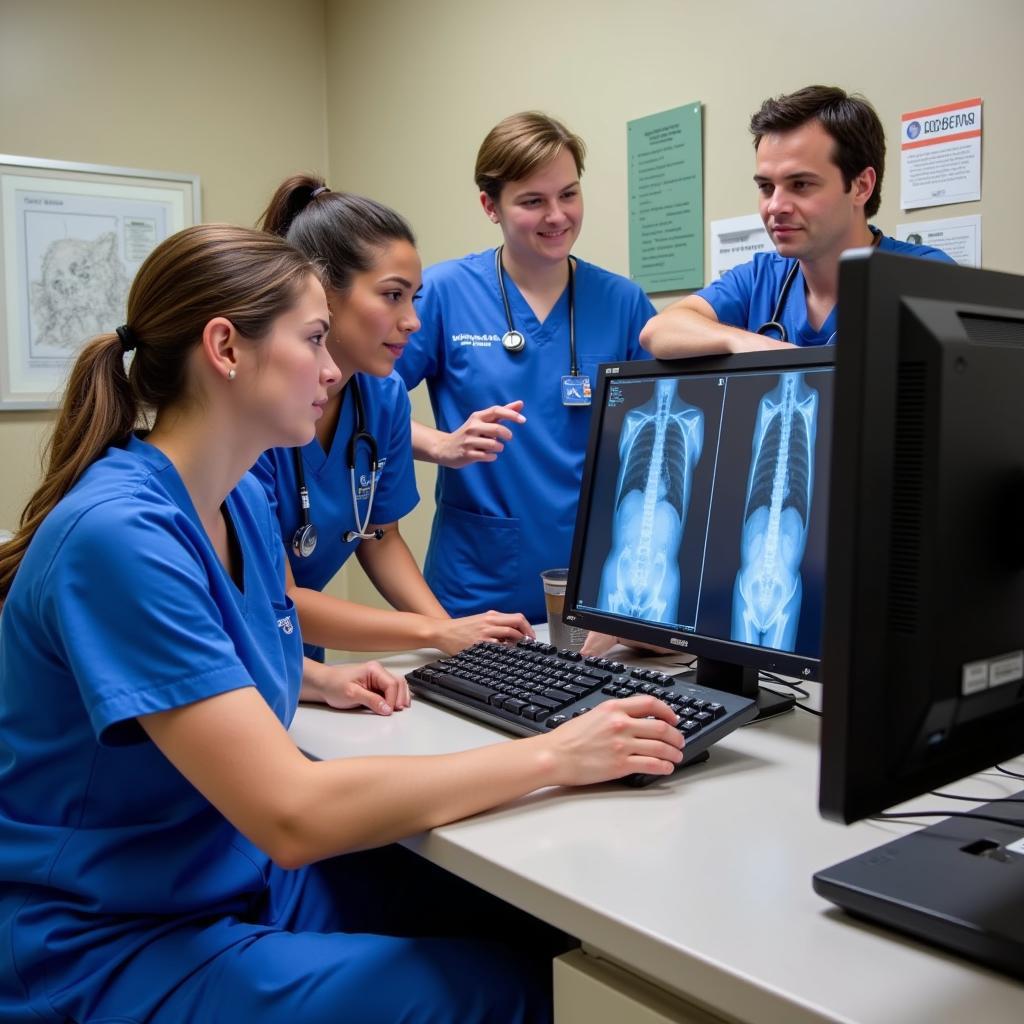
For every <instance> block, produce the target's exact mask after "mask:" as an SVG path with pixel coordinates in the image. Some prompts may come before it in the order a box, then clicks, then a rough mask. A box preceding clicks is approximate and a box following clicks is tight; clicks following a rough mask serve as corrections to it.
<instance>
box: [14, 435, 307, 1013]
mask: <svg viewBox="0 0 1024 1024" xmlns="http://www.w3.org/2000/svg"><path fill="white" fill-rule="evenodd" d="M226 509H227V512H228V515H229V517H230V520H231V523H232V524H233V527H234V530H235V533H236V535H237V540H238V548H239V550H240V552H241V557H242V564H243V566H244V580H243V582H244V585H243V587H242V589H241V590H240V589H239V588H238V586H236V584H235V583H234V581H233V580H232V579H231V578H230V576H229V575H228V574H227V573H226V572H225V571H224V569H223V567H222V566H221V563H220V561H219V559H218V557H217V554H216V552H215V551H214V549H213V547H212V546H211V544H210V542H209V539H208V538H207V535H206V533H205V531H204V530H203V528H202V526H201V524H200V522H199V518H198V516H197V514H196V511H195V508H194V507H193V505H192V502H191V500H190V498H189V495H188V492H187V491H186V489H185V486H184V484H183V483H182V481H181V478H180V477H179V476H178V473H177V471H176V470H175V469H174V467H173V466H172V465H171V463H170V462H169V461H168V460H167V458H166V457H165V456H164V455H163V454H162V453H161V452H160V451H159V450H158V449H156V448H154V447H153V446H151V445H149V444H147V443H145V442H144V441H140V440H138V439H136V438H132V439H130V440H129V442H128V444H127V446H126V447H125V448H124V449H121V448H111V449H109V450H108V451H107V452H106V453H105V454H104V456H103V457H102V458H100V459H99V460H98V461H97V462H96V463H94V464H93V465H92V466H90V467H89V469H88V470H86V472H85V473H84V474H83V476H82V477H81V479H80V480H79V481H78V482H77V483H76V484H75V486H74V487H73V488H72V489H71V491H70V492H69V493H68V494H67V495H66V496H65V497H64V498H63V499H62V500H61V501H60V502H59V503H58V505H57V507H56V508H55V509H54V510H53V511H52V512H51V513H50V515H49V516H47V518H46V520H45V521H44V523H43V524H42V526H41V527H40V528H39V531H38V532H37V534H36V536H35V537H34V538H33V540H32V543H31V545H30V546H29V549H28V551H27V553H26V555H25V558H24V560H23V561H22V563H21V566H20V568H19V571H18V574H17V576H16V577H15V580H14V584H13V586H12V588H11V591H10V594H9V595H8V598H7V601H6V602H5V604H4V607H3V613H2V615H0V1019H9V1017H8V1015H12V1016H14V1017H15V1018H16V1019H21V1015H23V1014H24V1013H25V1009H26V1007H31V1008H32V1010H33V1011H35V1012H36V1013H37V1014H38V1016H39V1017H40V1018H42V1019H47V1020H49V1019H53V1018H54V1015H55V1014H56V1015H57V1017H58V1018H59V1019H63V1016H64V1015H63V1014H61V1013H59V1007H60V1006H61V1005H69V1004H68V1003H67V1002H66V1001H67V1000H75V1001H76V1005H81V1003H79V1002H77V1001H78V1000H85V1002H86V1003H88V1001H89V992H93V991H94V992H99V991H102V990H103V989H104V988H105V987H107V986H108V985H109V984H112V983H113V982H114V980H116V976H117V967H118V964H119V963H120V962H121V961H123V960H124V959H125V958H127V957H129V956H131V955H132V954H133V953H134V952H136V951H138V950H140V949H142V948H143V947H144V946H145V945H146V943H147V941H148V939H149V937H151V936H152V934H153V931H154V929H156V930H160V929H166V928H171V927H173V926H174V923H175V921H176V920H186V919H189V918H192V919H195V918H196V917H212V916H218V915H221V914H224V913H230V912H232V911H233V910H237V909H238V908H239V907H240V906H243V905H244V904H245V902H246V900H247V899H249V898H251V897H252V896H253V895H254V894H257V893H260V892H261V891H262V890H263V888H264V886H265V883H266V879H267V873H268V869H269V860H268V858H267V857H266V856H265V855H264V854H263V853H261V852H260V851H259V850H258V849H257V848H256V847H255V846H253V845H252V844H251V843H250V842H249V841H248V840H247V839H245V838H244V837H243V836H242V835H241V834H240V833H239V832H238V831H237V830H236V829H235V828H234V827H233V826H232V825H230V824H229V823H228V822H227V821H226V820H225V819H224V818H223V817H222V816H221V814H220V812H218V811H217V810H216V809H215V808H214V807H213V806H212V805H211V804H209V803H208V802H207V800H206V799H205V798H204V797H203V796H201V795H200V793H199V792H198V791H197V790H196V789H195V788H194V787H193V786H192V785H191V783H189V782H188V781H187V780H186V779H185V778H184V777H183V776H182V775H181V774H180V773H179V772H178V770H177V769H176V768H174V767H173V766H172V765H171V764H170V763H169V762H168V761H167V760H166V758H165V757H164V756H163V754H161V753H160V751H159V750H158V749H157V748H156V747H155V746H154V744H153V743H152V742H151V741H150V740H149V739H148V737H147V736H146V734H145V732H144V731H143V730H142V728H141V727H140V726H139V725H138V723H137V721H136V716H138V715H143V714H149V713H151V712H158V711H165V710H168V709H170V708H176V707H181V706H183V705H186V704H190V703H193V702H195V701H198V700H202V699H204V698H207V697H211V696H213V695H216V694H220V693H225V692H227V691H229V690H234V689H238V688H241V687H244V686H255V687H256V688H257V690H259V692H260V694H261V695H262V696H263V698H264V699H265V700H266V702H267V704H268V705H269V706H270V708H271V709H272V711H273V712H274V714H275V715H276V716H277V717H278V718H279V719H280V721H281V722H282V724H283V725H285V726H287V725H288V724H289V723H290V722H291V719H292V716H293V715H294V712H295V708H296V705H297V703H298V694H299V687H300V684H301V677H302V651H301V638H300V634H299V630H298V623H297V621H296V617H295V614H294V609H293V607H292V605H291V602H290V601H289V599H288V598H287V596H286V595H285V592H284V561H283V553H282V550H281V542H280V538H279V535H278V531H277V525H276V523H275V522H274V520H273V518H272V516H271V514H270V510H269V508H268V507H267V501H266V498H265V496H264V494H263V491H262V489H261V488H260V486H259V484H257V483H256V481H255V480H252V479H251V478H249V477H246V478H244V479H243V480H242V481H241V482H240V483H239V485H238V487H237V488H236V489H235V490H234V491H233V492H232V493H231V494H230V495H229V496H228V498H227V502H226ZM165 915H166V916H165ZM33 1019H35V1018H33Z"/></svg>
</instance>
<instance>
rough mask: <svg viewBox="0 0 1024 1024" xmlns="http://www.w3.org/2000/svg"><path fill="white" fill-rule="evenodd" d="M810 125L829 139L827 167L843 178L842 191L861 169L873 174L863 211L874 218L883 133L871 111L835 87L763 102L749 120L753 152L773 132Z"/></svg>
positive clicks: (815, 88)
mask: <svg viewBox="0 0 1024 1024" xmlns="http://www.w3.org/2000/svg"><path fill="white" fill-rule="evenodd" d="M812 119H815V120H817V121H819V122H820V123H821V126H822V128H824V129H825V131H827V132H828V134H829V135H831V136H832V138H833V140H834V141H835V146H834V148H833V150H832V162H833V163H834V164H835V165H836V166H837V167H838V168H839V170H840V172H841V173H842V175H843V182H844V183H845V185H846V191H847V192H849V191H850V188H851V186H852V184H853V179H854V178H856V177H857V175H858V174H860V173H861V171H863V170H864V169H865V168H866V167H873V168H874V169H875V190H874V192H872V193H871V195H870V197H869V198H868V201H867V203H866V204H865V206H864V213H865V215H866V216H868V217H873V216H874V215H875V214H876V213H877V212H878V207H879V204H880V203H881V202H882V176H883V174H884V173H885V131H884V130H883V129H882V122H881V121H880V120H879V119H878V114H876V113H875V108H874V107H873V106H871V104H870V103H869V102H868V101H867V100H866V99H864V97H863V96H858V95H847V93H846V92H845V91H844V90H842V89H840V88H839V87H838V86H834V85H809V86H807V87H806V88H804V89H800V90H798V91H797V92H793V93H790V94H789V95H788V96H778V97H776V98H775V99H767V100H765V101H764V103H762V104H761V109H760V110H758V111H757V113H756V114H754V116H753V117H751V119H750V131H751V134H752V135H753V136H754V149H755V150H756V149H757V147H758V146H759V145H760V144H761V139H762V138H763V137H764V136H765V135H768V134H770V133H772V132H788V131H792V130H793V129H794V128H799V127H800V126H801V125H804V124H806V123H807V122H808V121H810V120H812Z"/></svg>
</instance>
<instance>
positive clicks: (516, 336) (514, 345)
mask: <svg viewBox="0 0 1024 1024" xmlns="http://www.w3.org/2000/svg"><path fill="white" fill-rule="evenodd" d="M501 347H502V348H503V349H504V350H505V351H506V352H522V351H523V349H524V348H526V338H524V337H523V335H522V334H520V333H519V331H506V332H505V333H504V334H503V335H502V336H501Z"/></svg>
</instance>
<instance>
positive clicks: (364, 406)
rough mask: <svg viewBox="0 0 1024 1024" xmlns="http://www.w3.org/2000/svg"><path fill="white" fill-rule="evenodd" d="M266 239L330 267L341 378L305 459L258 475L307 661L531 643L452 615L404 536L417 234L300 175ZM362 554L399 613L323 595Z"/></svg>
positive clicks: (501, 622) (515, 627)
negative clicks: (283, 555) (340, 654)
mask: <svg viewBox="0 0 1024 1024" xmlns="http://www.w3.org/2000/svg"><path fill="white" fill-rule="evenodd" d="M261 227H263V228H264V229H265V230H267V231H270V232H272V233H273V234H276V235H281V236H282V237H286V238H287V239H288V241H289V242H291V243H292V245H294V246H296V248H298V249H299V250H300V252H303V253H305V254H306V256H308V257H309V258H310V259H313V260H315V261H316V262H317V264H318V266H320V267H322V269H323V272H324V278H325V285H326V289H327V303H328V306H329V307H330V310H331V329H330V332H329V334H328V336H327V348H328V351H329V352H330V353H331V356H332V357H333V359H334V361H335V362H336V363H337V364H338V366H339V367H340V369H341V378H340V379H339V380H338V381H336V382H335V383H333V384H332V385H331V387H329V388H328V394H327V404H326V405H325V406H324V415H323V417H322V418H321V419H320V421H319V423H317V428H316V437H315V438H314V439H313V440H312V441H310V443H309V444H308V445H306V446H305V447H304V448H302V449H301V450H297V449H296V450H290V449H276V450H274V451H270V452H267V453H266V454H265V455H264V456H263V457H262V458H261V459H260V461H259V463H258V464H257V466H256V470H255V472H256V475H257V476H258V477H259V478H260V480H261V481H262V482H263V484H264V486H265V487H266V489H267V493H268V495H269V496H270V499H271V504H272V505H273V507H274V511H275V513H276V515H277V518H278V522H279V524H280V527H281V536H282V538H283V540H284V542H285V546H286V548H287V550H288V558H289V563H290V572H291V574H292V579H291V580H290V581H289V593H290V594H291V596H292V599H293V600H294V601H295V604H296V606H297V608H298V613H299V619H300V620H301V622H302V632H303V635H304V636H305V637H306V639H307V642H308V643H309V644H313V645H317V646H316V647H309V648H307V653H309V654H310V656H311V657H317V658H322V657H323V648H324V647H333V648H341V649H345V650H354V651H359V650H364V651H365V650H375V651H385V650H408V649H411V648H418V647H436V648H438V649H440V650H442V651H444V652H445V653H447V654H455V653H456V652H458V651H461V650H462V649H463V648H464V647H467V646H469V645H470V644H473V643H476V642H478V641H481V640H506V641H515V640H519V639H521V638H522V637H524V636H533V630H532V629H531V628H530V625H529V623H528V622H527V621H526V619H524V618H523V616H522V615H517V614H500V613H498V612H496V611H490V610H487V609H482V610H481V612H482V613H481V614H474V615H472V616H467V617H464V618H459V619H452V618H451V617H449V615H448V612H446V611H445V609H444V608H443V607H442V606H441V604H440V603H439V602H438V600H437V598H436V597H434V594H433V592H432V591H431V589H430V587H429V586H427V583H426V581H425V580H424V579H423V574H422V573H421V572H420V569H419V566H418V565H417V564H416V561H415V559H414V558H413V556H412V553H411V552H410V551H409V548H408V547H407V546H406V543H405V541H404V539H403V538H402V535H401V533H400V532H399V529H398V520H399V519H401V518H402V516H404V515H407V514H408V513H409V512H410V511H412V509H413V508H414V507H415V505H416V503H417V501H418V500H419V495H418V494H417V491H416V479H415V476H414V474H413V459H412V441H411V437H410V405H409V398H408V395H407V394H406V390H405V385H404V384H403V383H402V380H401V378H399V377H398V375H397V374H396V373H395V372H394V367H395V363H396V361H397V360H398V359H400V358H401V356H402V352H403V350H404V349H405V346H406V344H407V343H408V340H409V335H410V334H411V333H412V332H413V331H416V330H418V329H419V326H420V322H419V318H418V317H417V315H416V310H415V309H414V306H413V300H414V299H415V298H416V296H417V293H418V292H419V288H420V259H419V255H418V253H417V252H416V243H415V239H414V238H413V234H412V231H411V230H410V228H409V225H408V224H407V223H406V222H405V221H404V220H403V219H402V218H401V217H400V216H399V215H398V214H397V213H395V212H394V210H391V209H388V207H386V206H383V205H382V204H381V203H378V202H375V201H374V200H372V199H367V198H366V197H365V196H357V195H352V194H351V193H346V192H332V191H331V190H330V189H329V188H327V186H326V185H325V184H324V183H323V181H322V180H321V179H320V178H317V177H314V176H312V175H296V176H295V177H292V178H289V179H288V180H287V181H285V182H283V183H282V184H281V185H280V187H279V188H278V189H277V191H276V193H275V194H274V197H273V199H271V201H270V205H269V206H268V207H267V210H266V212H265V213H264V214H263V218H262V220H261ZM353 553H354V554H355V556H356V558H357V559H358V560H359V563H360V565H361V566H362V567H363V569H364V571H365V572H366V574H367V576H368V577H369V578H370V580H371V581H372V582H373V584H374V586H375V587H376V588H377V590H378V591H379V592H380V593H381V595H382V596H383V597H384V598H385V599H386V600H387V601H388V603H389V604H391V605H392V608H393V609H394V610H390V609H389V610H380V609H376V608H369V607H367V606H365V605H359V604H354V603H352V602H350V601H342V600H340V599H339V598H336V597H333V596H331V595H329V594H325V593H323V592H322V591H323V588H324V587H325V586H326V584H327V583H328V581H329V580H330V579H331V578H332V577H333V576H334V575H335V573H337V572H338V570H339V569H340V568H341V567H342V565H344V563H345V562H346V560H347V559H348V558H349V556H350V555H352V554H353Z"/></svg>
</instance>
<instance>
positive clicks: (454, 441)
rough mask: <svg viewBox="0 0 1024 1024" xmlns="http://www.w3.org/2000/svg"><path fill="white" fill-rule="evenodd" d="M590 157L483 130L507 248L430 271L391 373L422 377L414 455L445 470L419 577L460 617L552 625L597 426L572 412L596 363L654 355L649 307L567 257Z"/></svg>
mask: <svg viewBox="0 0 1024 1024" xmlns="http://www.w3.org/2000/svg"><path fill="white" fill-rule="evenodd" d="M583 153H584V148H583V143H582V141H581V140H580V139H579V138H578V137H577V136H575V135H573V134H572V133H570V132H569V131H568V130H567V129H566V128H565V127H564V126H563V125H561V124H559V122H557V121H555V120H554V119H553V118H549V117H547V116H546V115H543V114H536V113H531V114H516V115H512V116H511V117H508V118H506V119H505V120H504V121H502V122H501V123H500V124H499V125H497V126H496V127H495V128H494V129H493V130H492V131H491V132H490V133H489V134H488V136H487V138H486V139H485V140H484V143H483V145H482V146H481V148H480V153H479V155H478V158H477V167H476V180H477V184H478V186H479V188H480V197H481V203H482V205H483V208H484V212H485V213H486V215H487V216H488V217H489V219H490V220H491V221H492V222H494V223H495V224H498V225H499V227H500V228H501V231H502V237H503V245H502V247H501V249H500V251H499V250H494V249H490V250H487V251H485V252H480V253H475V254H472V255H469V256H466V257H464V258H462V259H458V260H451V261H449V262H446V263H441V264H439V265H437V266H434V267H431V268H430V269H428V270H427V272H426V273H425V275H424V281H423V297H422V299H421V301H420V304H419V306H418V307H417V313H418V315H419V317H420V320H421V322H422V327H421V329H420V330H419V331H418V332H417V333H416V334H415V335H413V336H412V337H411V339H410V342H409V346H408V348H407V349H406V351H405V354H404V356H403V358H402V360H401V361H400V363H399V364H398V366H397V370H398V372H399V373H400V374H401V376H402V377H403V379H404V380H405V383H406V385H407V386H408V387H409V388H412V387H415V386H416V385H417V384H418V383H419V382H420V381H422V380H426V381H427V387H428V390H429V393H430V401H431V405H432V406H433V411H434V420H435V422H436V424H437V428H438V429H437V430H436V431H431V430H430V428H428V427H425V426H424V425H422V424H414V425H413V446H414V450H415V452H416V457H417V458H421V459H424V460H426V461H432V462H436V463H438V466H439V468H438V479H437V491H436V499H437V511H436V514H435V517H434V525H433V531H432V533H431V537H430V546H429V548H428V551H427V557H426V561H425V564H424V570H423V574H424V576H425V577H426V580H427V582H428V583H429V584H430V587H431V589H432V590H433V592H434V594H435V595H436V596H437V598H438V600H440V602H441V604H442V605H444V607H445V609H446V610H447V611H448V612H449V614H451V615H468V614H473V613H477V612H481V611H485V610H487V609H497V610H498V611H505V612H512V611H521V612H522V613H523V614H525V615H526V617H527V618H528V619H529V620H530V621H531V622H539V621H542V620H543V619H544V616H545V610H544V601H543V589H542V586H541V582H540V578H539V574H540V572H541V571H542V570H544V569H552V568H558V567H564V566H566V565H568V563H569V555H570V549H571V546H572V533H573V527H574V524H575V520H576V503H577V500H578V497H579V487H580V480H581V477H582V472H583V457H584V452H585V449H586V442H587V434H588V430H589V424H590V408H589V404H570V403H573V402H575V401H577V400H579V396H580V395H584V394H585V395H586V396H587V398H586V399H584V401H588V400H589V391H590V388H591V387H592V386H593V384H594V381H595V375H596V369H597V365H598V363H601V362H610V361H620V360H626V359H639V358H644V357H645V353H644V352H643V350H642V349H641V348H640V344H639V340H638V339H639V334H640V329H641V327H643V325H644V324H645V323H646V322H647V320H648V319H649V318H650V316H651V315H652V314H653V312H654V307H653V306H652V305H651V303H650V301H649V300H648V298H647V296H646V295H645V294H644V293H643V291H642V290H641V289H640V288H639V287H638V286H637V285H636V284H634V283H633V282H631V281H628V280H627V279H626V278H623V277H620V276H619V275H617V274H613V273H611V272H609V271H607V270H602V269H601V268H600V267H596V266H594V265H593V264H591V263H587V262H585V261H584V260H581V259H578V258H575V257H573V258H572V259H571V260H570V258H569V254H570V250H571V249H572V246H573V244H574V242H575V240H576V238H577V236H578V235H579V230H580V226H581V224H582V220H583V204H582V197H581V193H580V184H579V177H580V174H581V173H582V170H583ZM506 300H507V303H508V305H507V307H506ZM517 335H518V338H519V339H521V340H522V342H523V343H522V345H521V347H519V348H518V349H517V348H515V345H516V342H517V338H516V336H517ZM503 339H504V341H503ZM510 341H511V342H512V347H511V348H510V347H509V342H510ZM573 348H575V357H576V358H575V365H573V363H574V360H573V352H572V349H573ZM564 378H575V380H569V381H566V380H564ZM580 378H585V383H584V381H583V380H581V379H580ZM507 423H511V424H513V425H514V437H513V432H512V430H510V429H509V427H508V426H506V425H505V424H507ZM499 453H500V455H499ZM495 460H496V461H495Z"/></svg>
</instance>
